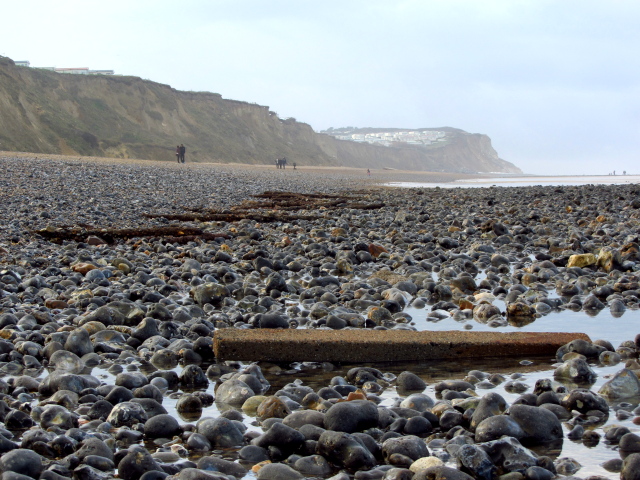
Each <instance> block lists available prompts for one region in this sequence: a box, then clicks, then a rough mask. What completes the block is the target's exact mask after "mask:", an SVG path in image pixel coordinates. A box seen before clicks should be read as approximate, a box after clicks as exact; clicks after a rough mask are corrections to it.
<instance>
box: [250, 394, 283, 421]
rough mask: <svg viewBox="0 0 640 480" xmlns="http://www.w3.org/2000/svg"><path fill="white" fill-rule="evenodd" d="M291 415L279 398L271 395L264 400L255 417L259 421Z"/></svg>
mask: <svg viewBox="0 0 640 480" xmlns="http://www.w3.org/2000/svg"><path fill="white" fill-rule="evenodd" d="M290 413H291V410H289V408H287V406H286V405H285V404H284V402H283V401H282V400H281V399H280V397H276V396H275V395H272V396H270V397H267V398H265V399H264V400H263V401H262V403H260V405H258V408H257V410H256V416H257V417H258V418H259V419H260V420H266V419H267V418H284V417H286V416H287V415H289V414H290Z"/></svg>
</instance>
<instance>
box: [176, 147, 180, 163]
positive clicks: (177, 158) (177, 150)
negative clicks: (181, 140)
mask: <svg viewBox="0 0 640 480" xmlns="http://www.w3.org/2000/svg"><path fill="white" fill-rule="evenodd" d="M176 160H177V161H178V163H180V145H178V146H176Z"/></svg>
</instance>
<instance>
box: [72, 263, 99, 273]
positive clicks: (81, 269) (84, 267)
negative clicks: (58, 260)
mask: <svg viewBox="0 0 640 480" xmlns="http://www.w3.org/2000/svg"><path fill="white" fill-rule="evenodd" d="M96 268H98V267H96V266H95V265H91V264H90V263H76V264H75V265H73V266H72V267H71V270H73V271H74V272H78V273H81V274H83V275H86V274H87V272H90V271H91V270H95V269H96Z"/></svg>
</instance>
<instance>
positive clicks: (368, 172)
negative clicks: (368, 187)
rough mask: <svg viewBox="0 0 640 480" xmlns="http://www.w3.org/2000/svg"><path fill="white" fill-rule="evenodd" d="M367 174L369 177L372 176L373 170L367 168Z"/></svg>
mask: <svg viewBox="0 0 640 480" xmlns="http://www.w3.org/2000/svg"><path fill="white" fill-rule="evenodd" d="M367 175H368V176H369V177H370V176H371V170H369V169H368V168H367Z"/></svg>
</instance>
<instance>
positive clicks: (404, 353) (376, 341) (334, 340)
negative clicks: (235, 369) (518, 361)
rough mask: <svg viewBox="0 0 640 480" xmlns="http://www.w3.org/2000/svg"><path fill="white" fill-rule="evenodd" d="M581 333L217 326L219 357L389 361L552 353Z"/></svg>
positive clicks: (357, 361)
mask: <svg viewBox="0 0 640 480" xmlns="http://www.w3.org/2000/svg"><path fill="white" fill-rule="evenodd" d="M578 338H580V339H584V340H587V341H589V337H588V336H587V335H585V334H584V333H555V332H554V333H551V332H550V333H546V332H545V333H540V332H507V333H501V332H468V331H437V332H431V331H422V332H413V331H408V330H395V331H394V330H305V329H295V330H276V329H255V330H243V329H236V328H225V329H220V330H216V332H215V337H214V342H213V349H214V353H215V355H216V358H218V360H246V361H271V362H295V361H310V362H354V363H361V362H391V361H411V360H437V359H453V358H476V357H522V356H534V355H555V353H556V351H557V350H558V348H560V347H561V346H562V345H564V344H566V343H568V342H570V341H572V340H575V339H578Z"/></svg>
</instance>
